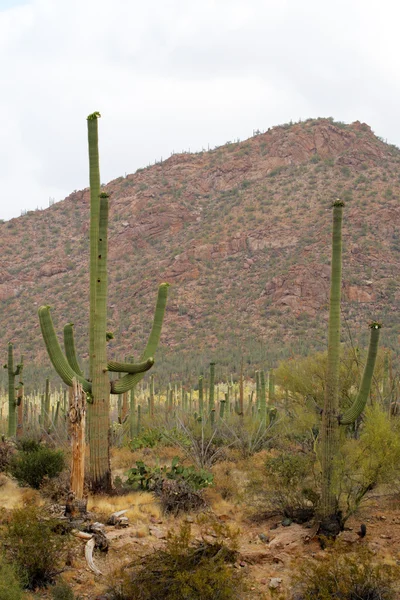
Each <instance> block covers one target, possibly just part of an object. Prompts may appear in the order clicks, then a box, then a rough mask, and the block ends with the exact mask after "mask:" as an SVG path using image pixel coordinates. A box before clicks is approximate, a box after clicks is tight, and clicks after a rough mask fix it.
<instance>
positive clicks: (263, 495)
mask: <svg viewBox="0 0 400 600" xmlns="http://www.w3.org/2000/svg"><path fill="white" fill-rule="evenodd" d="M314 462H315V457H314V455H313V454H311V453H309V454H305V453H303V452H299V451H296V450H292V449H290V448H286V449H284V450H282V451H280V452H279V454H275V455H270V456H268V458H267V460H266V461H265V463H264V470H263V471H262V472H261V474H260V475H259V476H258V477H253V476H252V477H251V479H250V483H249V487H248V502H247V504H248V508H249V513H250V514H249V517H250V518H251V519H253V520H257V521H262V520H263V519H265V518H268V517H269V516H271V515H272V514H276V515H278V514H280V515H284V516H285V517H288V518H290V519H292V520H293V521H295V522H297V523H304V522H306V521H308V520H309V519H311V518H312V516H313V515H314V513H315V508H316V506H317V504H318V501H319V485H318V481H317V480H316V477H315V476H314V470H313V469H314ZM253 513H254V514H253Z"/></svg>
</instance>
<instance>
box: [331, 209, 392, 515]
mask: <svg viewBox="0 0 400 600" xmlns="http://www.w3.org/2000/svg"><path fill="white" fill-rule="evenodd" d="M342 220H343V202H340V201H338V202H335V203H334V205H333V227H332V262H331V290H330V304H329V326H328V362H327V372H326V385H325V401H324V409H323V414H322V430H321V466H322V499H321V517H322V521H323V523H324V522H325V521H329V520H330V519H333V520H335V521H337V508H338V507H337V505H336V481H335V476H336V473H335V465H334V461H335V458H336V456H337V452H338V449H339V427H340V425H348V424H350V423H353V422H354V421H355V420H356V419H357V418H358V417H359V415H360V414H361V412H362V411H363V410H364V407H365V404H366V401H367V398H368V394H369V390H370V387H371V381H372V375H373V371H374V366H375V359H376V355H377V351H378V342H379V333H380V327H381V325H380V324H379V323H375V322H374V323H371V325H370V328H371V336H370V343H369V349H368V357H367V362H366V364H365V368H364V373H363V377H362V381H361V385H360V389H359V393H358V395H357V397H356V399H355V401H354V403H353V405H352V406H351V407H350V408H349V409H348V410H347V411H346V412H345V413H344V415H340V413H339V356H340V296H341V285H342Z"/></svg>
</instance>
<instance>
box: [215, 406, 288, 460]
mask: <svg viewBox="0 0 400 600" xmlns="http://www.w3.org/2000/svg"><path fill="white" fill-rule="evenodd" d="M272 415H274V418H271V419H270V420H269V422H268V424H267V425H265V424H264V423H262V421H260V420H254V419H253V418H247V417H245V418H241V417H240V418H238V419H236V420H235V421H234V422H232V423H229V424H228V423H226V422H224V423H222V427H221V434H222V436H223V439H224V441H225V444H226V445H228V446H232V447H233V448H237V449H238V450H239V452H240V455H241V457H242V458H249V457H250V456H253V454H255V453H256V452H260V450H264V449H265V448H269V447H271V444H272V443H273V440H274V438H275V433H276V426H277V424H278V422H279V419H277V418H276V413H271V417H272Z"/></svg>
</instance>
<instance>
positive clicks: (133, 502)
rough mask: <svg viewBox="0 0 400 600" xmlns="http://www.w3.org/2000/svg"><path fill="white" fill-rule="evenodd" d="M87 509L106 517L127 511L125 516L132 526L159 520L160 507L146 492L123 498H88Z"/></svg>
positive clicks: (127, 495) (151, 495)
mask: <svg viewBox="0 0 400 600" xmlns="http://www.w3.org/2000/svg"><path fill="white" fill-rule="evenodd" d="M88 509H89V510H90V511H93V512H95V513H99V514H101V515H106V516H107V517H109V516H110V515H111V514H112V513H113V512H117V511H119V510H125V509H127V510H128V512H127V513H126V516H127V517H128V519H129V521H130V523H132V524H133V523H137V522H148V521H149V520H150V519H151V518H153V519H160V518H161V508H160V505H159V504H158V502H157V501H156V499H155V498H154V496H153V494H150V493H148V492H132V493H130V494H126V495H124V496H89V499H88Z"/></svg>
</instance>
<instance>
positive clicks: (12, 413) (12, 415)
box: [4, 342, 24, 437]
mask: <svg viewBox="0 0 400 600" xmlns="http://www.w3.org/2000/svg"><path fill="white" fill-rule="evenodd" d="M13 348H14V347H13V344H12V343H11V342H9V343H8V359H7V364H6V365H4V368H5V369H7V373H8V436H9V437H14V436H15V435H16V433H17V412H16V409H17V405H18V399H16V397H15V391H16V389H18V388H17V387H16V385H15V378H16V377H17V376H18V375H21V373H22V369H23V367H24V364H23V358H22V357H21V360H20V362H19V363H18V364H17V365H16V367H15V369H14V351H13ZM19 385H22V383H21V382H19V384H18V386H19ZM19 401H20V402H21V401H22V398H21V397H19Z"/></svg>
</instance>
